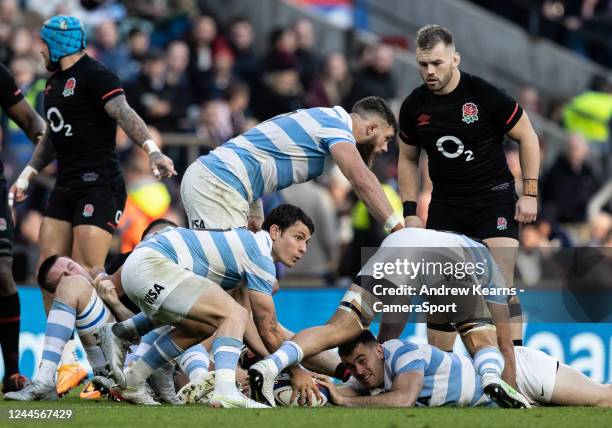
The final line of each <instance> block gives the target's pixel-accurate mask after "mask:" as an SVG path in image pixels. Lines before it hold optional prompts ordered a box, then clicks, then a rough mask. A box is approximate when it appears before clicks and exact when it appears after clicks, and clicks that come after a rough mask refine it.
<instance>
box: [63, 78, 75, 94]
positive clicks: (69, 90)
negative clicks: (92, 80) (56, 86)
mask: <svg viewBox="0 0 612 428" xmlns="http://www.w3.org/2000/svg"><path fill="white" fill-rule="evenodd" d="M75 87H76V79H75V78H74V77H71V78H70V79H68V80H67V81H66V86H64V90H63V91H62V95H63V96H64V98H66V97H69V96H71V95H74V88H75Z"/></svg>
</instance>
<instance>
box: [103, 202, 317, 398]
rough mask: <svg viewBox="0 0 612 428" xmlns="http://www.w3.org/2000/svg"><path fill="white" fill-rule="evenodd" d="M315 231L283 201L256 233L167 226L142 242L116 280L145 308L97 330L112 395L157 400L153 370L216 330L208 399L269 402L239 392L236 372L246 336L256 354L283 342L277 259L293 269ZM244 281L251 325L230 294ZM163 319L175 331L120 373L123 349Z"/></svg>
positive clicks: (159, 340)
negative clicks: (149, 382)
mask: <svg viewBox="0 0 612 428" xmlns="http://www.w3.org/2000/svg"><path fill="white" fill-rule="evenodd" d="M313 232H314V225H313V224H312V220H311V219H310V218H309V217H308V216H307V215H306V214H305V213H304V212H303V211H302V210H301V209H300V208H298V207H295V206H293V205H288V204H283V205H280V206H278V207H276V208H275V209H274V210H272V211H271V212H270V213H269V214H268V216H267V217H266V219H265V221H264V224H263V230H261V231H260V232H258V233H253V232H250V231H249V230H247V229H244V228H234V229H229V230H190V229H185V228H180V227H179V228H168V229H164V230H162V231H160V232H159V233H157V234H153V235H151V236H149V237H148V238H147V239H145V240H144V241H143V242H141V243H140V244H139V245H138V246H137V247H136V248H135V250H134V251H133V252H132V254H131V255H130V256H129V257H128V258H127V260H126V262H125V264H124V265H123V270H122V273H121V283H122V286H123V289H124V290H125V293H126V294H127V295H128V297H129V298H130V299H131V300H132V301H133V302H135V303H136V304H137V305H138V307H140V309H141V310H142V313H141V314H139V315H136V316H135V317H133V318H131V319H129V320H127V321H124V322H121V323H117V324H115V325H110V324H108V325H107V326H106V327H105V328H103V329H101V331H100V333H99V342H98V343H99V344H100V347H101V348H102V350H103V352H104V355H105V357H106V358H107V360H108V362H109V365H110V370H111V373H112V376H113V377H114V378H115V380H116V381H117V383H118V385H119V387H118V388H117V389H116V390H115V393H116V395H118V396H119V397H120V398H123V399H125V400H127V401H131V402H136V403H143V404H155V403H154V402H151V400H149V399H148V397H147V393H146V389H145V386H144V384H145V381H146V379H147V378H148V377H149V376H150V375H151V373H152V372H153V371H154V370H155V369H157V368H158V367H160V366H162V365H163V364H165V363H167V362H170V361H172V360H174V359H175V358H177V357H178V356H179V355H181V354H182V353H183V352H184V350H185V349H187V348H189V347H190V346H192V345H194V344H196V343H199V342H201V341H202V340H204V339H205V338H207V337H209V336H211V335H212V334H213V333H214V334H215V335H216V336H215V339H214V341H213V352H212V354H213V359H214V363H215V369H216V371H215V389H214V393H213V396H212V398H211V404H212V405H213V406H223V407H266V406H261V405H260V404H259V403H256V402H254V401H252V400H250V399H248V398H246V397H245V396H243V395H241V394H240V393H239V392H238V390H237V389H236V385H235V370H236V364H237V362H238V357H239V356H240V352H241V349H242V342H243V337H244V339H245V341H246V342H247V344H248V345H249V347H250V348H251V349H253V350H254V351H255V352H256V353H258V354H260V355H266V354H267V353H268V350H267V349H266V348H265V347H268V348H270V347H273V346H272V345H271V344H274V346H278V345H277V344H279V343H281V342H282V340H283V338H284V336H283V333H282V331H281V329H280V328H279V324H278V321H277V317H276V310H275V307H274V301H273V299H272V290H273V286H274V284H275V282H276V270H275V266H274V263H276V262H280V263H283V264H284V265H285V266H288V267H291V266H293V265H294V264H295V263H296V262H297V261H298V260H299V259H300V258H301V257H302V256H303V255H304V254H305V252H306V244H307V242H308V240H309V239H310V236H311V234H312V233H313ZM243 284H245V287H246V289H247V291H248V300H249V303H250V307H251V309H252V312H253V320H254V321H255V323H254V325H253V323H252V322H251V323H250V322H249V315H248V312H247V311H246V309H244V308H243V307H242V306H241V305H240V304H239V303H238V302H236V301H235V300H234V299H233V298H232V297H231V296H230V295H229V293H227V291H230V290H234V289H237V288H241V287H242V285H243ZM165 324H172V325H173V326H174V327H175V328H174V329H172V330H171V331H169V332H167V333H164V334H162V335H161V336H160V337H159V338H158V339H157V341H156V342H155V346H152V347H151V348H150V349H149V350H148V351H147V352H146V353H145V354H144V355H143V356H142V357H141V358H140V359H139V360H137V361H136V362H135V363H134V364H133V365H132V366H131V367H130V368H129V369H128V370H127V372H126V373H125V374H124V373H123V371H122V369H123V363H124V359H125V350H126V349H127V347H128V346H129V345H130V344H131V343H132V342H133V341H135V340H136V339H137V338H138V337H139V336H142V335H144V334H146V333H148V332H149V331H151V330H152V329H154V328H155V327H159V326H160V325H165ZM251 326H253V327H252V328H251ZM255 326H256V328H255ZM260 337H261V339H260ZM262 341H263V344H262V343H261V342H262ZM264 346H265V347H264Z"/></svg>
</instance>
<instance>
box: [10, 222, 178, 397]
mask: <svg viewBox="0 0 612 428" xmlns="http://www.w3.org/2000/svg"><path fill="white" fill-rule="evenodd" d="M168 225H174V223H171V222H169V221H167V220H163V219H162V220H156V221H155V222H154V223H152V224H151V225H150V226H149V227H147V229H146V230H145V232H144V233H143V236H146V235H148V234H149V233H155V232H156V231H158V230H160V229H162V228H164V227H167V226H168ZM96 270H99V269H92V270H91V271H88V270H86V269H85V268H84V267H83V266H81V265H80V264H78V263H77V262H75V261H74V260H72V259H70V258H69V257H62V256H58V255H53V256H51V257H49V258H48V259H47V260H45V261H44V262H43V264H42V265H41V267H40V269H39V275H38V282H39V285H40V286H41V288H43V289H46V290H47V291H49V293H51V294H53V295H54V300H53V304H52V306H51V310H50V311H49V315H48V317H47V330H46V333H45V344H44V350H43V354H42V360H41V363H40V367H39V370H38V373H37V375H36V377H35V378H34V379H33V380H32V382H31V383H30V384H29V385H27V386H26V387H25V388H23V389H21V390H20V391H16V392H12V393H9V394H5V396H4V398H5V399H7V400H19V401H31V400H54V399H57V398H58V396H61V395H63V394H64V393H66V392H67V391H65V390H61V388H59V386H60V385H59V382H58V384H57V385H56V382H55V371H56V369H57V366H58V364H59V361H60V357H61V355H62V351H63V348H64V346H65V344H66V342H67V341H68V340H69V339H70V337H71V336H72V332H73V330H74V329H75V328H76V331H77V333H78V335H79V337H80V339H81V342H82V343H83V347H84V348H85V352H86V354H87V360H88V361H89V363H90V364H91V366H92V368H93V372H94V375H95V376H106V375H107V374H108V373H107V369H106V366H107V362H106V360H105V359H104V354H103V353H102V351H101V349H100V348H99V347H98V346H97V344H96V342H97V339H96V337H95V336H94V334H93V333H94V332H95V331H96V330H98V329H99V328H101V327H102V326H103V325H104V324H105V323H108V322H114V321H116V320H118V321H123V320H125V319H129V318H131V317H132V316H133V315H134V313H133V312H132V311H131V310H130V309H128V307H127V306H133V304H131V302H129V303H128V302H126V304H124V303H122V301H121V298H122V297H123V296H124V292H123V289H122V287H121V280H120V278H121V272H120V271H119V270H118V271H116V272H114V273H113V274H112V275H110V276H106V277H104V276H101V275H98V276H97V277H96V278H95V279H93V277H92V273H93V272H94V271H96ZM123 300H124V301H125V299H123ZM126 305H127V306H126ZM82 397H83V396H82ZM83 398H85V397H83Z"/></svg>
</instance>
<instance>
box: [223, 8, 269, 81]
mask: <svg viewBox="0 0 612 428" xmlns="http://www.w3.org/2000/svg"><path fill="white" fill-rule="evenodd" d="M254 40H255V30H254V29H253V24H252V23H251V21H250V20H249V18H247V17H236V18H234V19H233V20H232V22H231V23H230V26H229V42H230V45H231V48H232V49H233V51H234V57H235V58H234V70H233V71H234V74H235V75H236V76H237V77H238V78H240V79H241V80H242V81H243V82H246V84H248V85H249V86H250V88H251V90H252V91H253V90H255V87H256V85H257V83H258V82H259V79H260V77H261V72H262V58H261V56H260V55H259V54H258V53H257V52H256V51H255V47H254V46H253V42H254Z"/></svg>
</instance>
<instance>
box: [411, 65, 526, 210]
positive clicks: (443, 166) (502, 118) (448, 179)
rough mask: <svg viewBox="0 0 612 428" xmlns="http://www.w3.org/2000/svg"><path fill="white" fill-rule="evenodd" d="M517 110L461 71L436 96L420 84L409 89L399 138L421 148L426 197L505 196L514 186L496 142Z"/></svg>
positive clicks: (500, 140) (507, 99)
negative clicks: (430, 186)
mask: <svg viewBox="0 0 612 428" xmlns="http://www.w3.org/2000/svg"><path fill="white" fill-rule="evenodd" d="M522 114H523V109H522V108H521V106H519V105H518V103H517V102H516V101H515V100H514V99H512V98H511V97H510V96H508V95H507V94H506V93H505V92H503V91H501V90H499V89H497V88H496V87H495V86H493V85H491V84H490V83H488V82H486V81H485V80H483V79H481V78H479V77H477V76H473V75H470V74H468V73H464V72H461V78H460V80H459V84H458V86H457V88H455V90H454V91H452V92H451V93H449V94H445V95H436V94H434V93H433V92H431V91H430V90H429V89H428V88H427V86H426V85H425V84H423V85H421V86H419V87H418V88H416V89H415V90H414V91H412V93H411V94H410V95H409V96H408V97H407V98H406V99H405V100H404V102H403V104H402V107H401V110H400V117H399V122H400V124H399V125H400V137H401V139H402V140H403V141H404V143H406V144H410V145H420V146H421V147H422V148H423V149H425V151H426V152H427V155H428V157H429V175H430V177H431V180H432V182H433V194H432V197H435V198H437V199H444V200H461V199H480V198H485V197H495V196H504V197H507V196H508V195H514V192H515V189H514V179H513V177H512V174H511V173H510V170H509V168H508V164H507V162H506V157H505V155H504V151H503V147H502V144H503V140H504V134H506V133H507V132H508V131H509V130H511V129H512V127H514V125H515V124H516V123H517V122H518V121H519V119H520V118H521V115H522Z"/></svg>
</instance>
